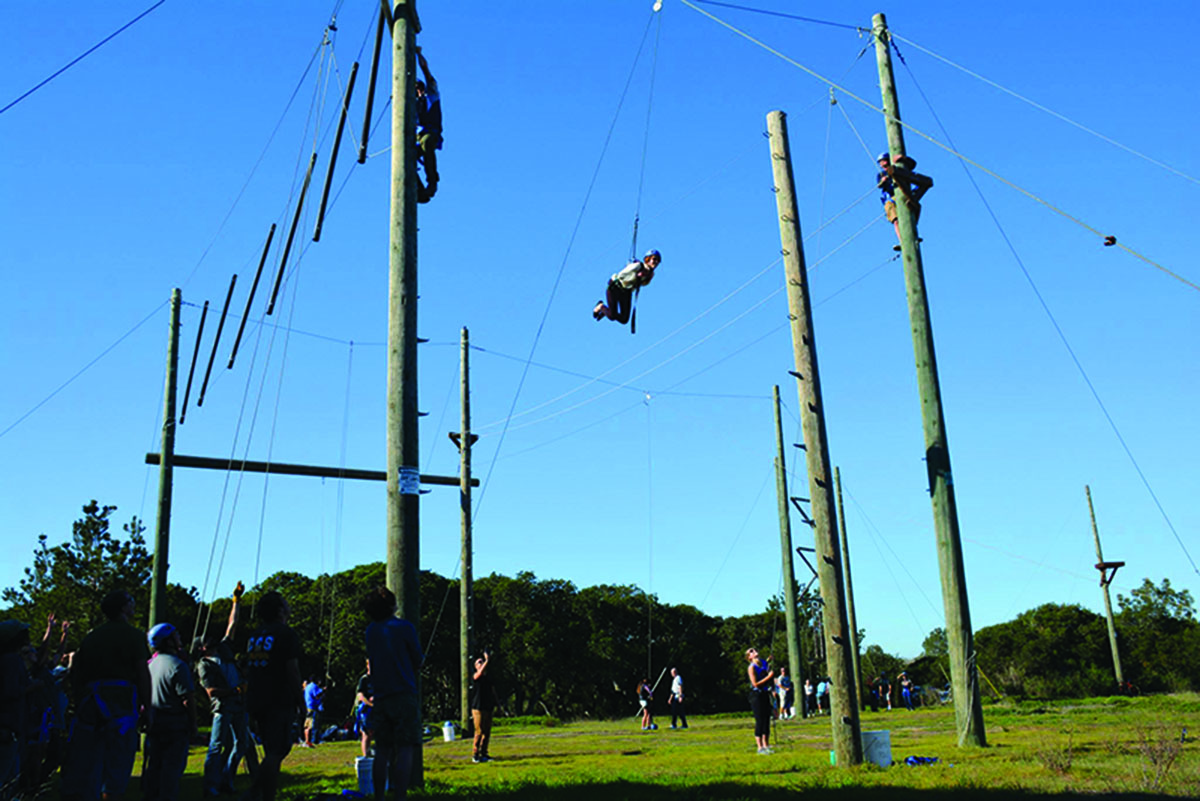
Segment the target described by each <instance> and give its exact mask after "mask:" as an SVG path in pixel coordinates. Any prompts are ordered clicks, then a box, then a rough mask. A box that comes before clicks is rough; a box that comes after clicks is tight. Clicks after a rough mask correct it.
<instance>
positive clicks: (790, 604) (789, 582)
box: [771, 384, 804, 698]
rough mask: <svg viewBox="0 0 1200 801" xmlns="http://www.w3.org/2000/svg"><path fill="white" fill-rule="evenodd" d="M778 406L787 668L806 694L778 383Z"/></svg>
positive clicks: (774, 394) (777, 475) (777, 462)
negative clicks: (801, 659)
mask: <svg viewBox="0 0 1200 801" xmlns="http://www.w3.org/2000/svg"><path fill="white" fill-rule="evenodd" d="M771 397H772V399H773V400H774V406H775V495H776V497H777V498H778V499H779V547H780V550H781V551H782V553H783V608H784V617H785V619H786V620H787V639H788V641H787V646H788V671H789V672H790V673H791V674H792V683H793V685H794V686H795V688H796V692H797V693H799V694H800V697H801V698H803V697H804V664H803V662H801V661H800V629H799V627H798V626H797V623H796V570H795V567H794V565H793V563H792V516H791V511H790V506H789V504H788V487H787V461H786V460H785V459H784V449H783V416H782V415H781V414H780V411H779V385H778V384H776V385H775V386H774V387H772V388H771Z"/></svg>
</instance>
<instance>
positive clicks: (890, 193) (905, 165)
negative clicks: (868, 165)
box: [875, 152, 933, 250]
mask: <svg viewBox="0 0 1200 801" xmlns="http://www.w3.org/2000/svg"><path fill="white" fill-rule="evenodd" d="M875 160H876V161H877V162H878V163H879V172H878V173H876V174H875V185H876V186H878V187H879V189H880V197H879V200H880V202H882V203H883V213H884V214H886V215H887V218H888V222H890V223H891V224H892V227H893V228H894V229H895V230H896V240H897V244H896V245H894V246H893V247H892V249H893V250H900V244H899V242H900V217H899V215H898V214H896V199H895V196H896V185H897V182H898V183H899V185H900V187H901V192H900V194H901V195H902V196H903V197H904V200H905V202H906V203H908V207H909V209H911V210H912V213H913V223H914V225H915V224H916V222H917V220H919V219H921V198H922V197H924V195H925V193H926V192H928V191H929V189H930V188H931V187H932V186H933V179H932V178H930V177H929V176H928V175H921V174H920V173H918V172H913V170H915V169H916V167H917V162H916V160H915V159H911V158H909V157H908V156H901V157H900V158H898V159H896V163H895V164H892V157H891V154H889V153H886V152H885V153H880V154H879V155H878V156H876V158H875ZM917 241H918V242H920V241H921V240H920V238H919V237H918V238H917Z"/></svg>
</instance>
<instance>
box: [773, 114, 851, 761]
mask: <svg viewBox="0 0 1200 801" xmlns="http://www.w3.org/2000/svg"><path fill="white" fill-rule="evenodd" d="M767 133H768V135H769V137H770V147H771V170H772V172H773V174H774V178H775V202H776V205H777V208H778V211H779V236H780V239H781V240H782V243H783V266H784V270H785V276H786V280H787V295H788V317H789V318H790V319H791V321H792V349H793V351H794V352H795V362H796V373H797V374H798V375H797V379H796V392H797V394H798V396H799V399H800V421H801V426H802V428H803V430H804V444H805V455H806V462H807V467H808V487H809V494H810V497H811V502H812V520H813V533H814V535H815V539H816V548H817V574H818V576H819V581H820V585H821V599H822V601H823V604H822V621H823V623H824V625H823V628H824V630H825V631H824V634H825V654H826V665H827V666H828V669H829V676H830V678H831V679H832V680H833V688H834V689H833V692H832V693H831V694H830V705H831V710H830V723H831V724H832V726H833V745H834V750H835V751H836V752H837V764H838V765H839V766H843V767H844V766H848V765H859V764H862V759H863V755H862V733H861V730H860V727H859V717H858V700H857V691H856V688H855V686H854V677H853V674H852V672H851V664H852V660H851V658H850V636H849V624H848V623H847V621H846V599H845V597H844V596H843V594H842V560H841V553H840V549H839V547H838V541H837V535H836V533H835V531H834V529H835V527H836V525H837V520H836V517H837V515H836V513H835V512H834V508H833V479H832V476H831V475H830V473H831V471H830V469H829V447H828V441H827V439H826V436H825V410H824V407H823V403H822V400H821V378H820V374H819V373H818V370H817V349H816V339H815V335H814V332H813V323H812V303H811V301H810V299H809V295H808V275H807V270H806V268H805V264H804V240H803V239H802V238H801V236H800V213H799V212H798V211H797V207H796V187H795V183H794V181H793V179H792V160H791V149H790V147H789V145H788V137H787V117H786V115H784V113H783V112H782V111H772V112H771V113H770V114H768V115H767Z"/></svg>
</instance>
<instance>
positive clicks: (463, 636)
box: [458, 326, 475, 731]
mask: <svg viewBox="0 0 1200 801" xmlns="http://www.w3.org/2000/svg"><path fill="white" fill-rule="evenodd" d="M461 359H462V387H461V389H460V390H459V396H460V405H461V407H462V422H461V424H460V426H459V429H458V431H459V446H458V470H459V476H460V483H459V488H458V498H459V501H458V504H459V510H460V517H461V519H462V581H461V582H459V587H458V589H459V597H458V600H459V609H460V614H459V621H458V643H459V649H460V651H461V652H462V727H463V731H466V730H467V728H468V727H469V725H470V723H471V699H470V692H471V676H472V675H473V674H474V672H475V671H474V670H473V667H474V666H473V665H472V664H471V656H472V653H473V651H472V649H471V635H472V634H473V633H474V628H475V596H474V583H475V573H474V570H475V566H474V563H473V556H472V546H471V339H470V334H469V333H468V332H467V329H466V327H465V326H464V327H463V330H462V355H461Z"/></svg>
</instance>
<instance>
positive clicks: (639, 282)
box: [592, 250, 662, 325]
mask: <svg viewBox="0 0 1200 801" xmlns="http://www.w3.org/2000/svg"><path fill="white" fill-rule="evenodd" d="M659 264H662V254H661V253H659V252H658V251H657V250H648V251H646V255H645V256H642V260H641V261H638V260H636V259H635V260H634V261H631V262H629V264H626V265H625V267H624V268H623V269H622V270H621V271H620V272H617V273H613V275H612V277H611V278H609V279H608V289H606V290H605V299H604V300H601V301H597V303H596V308H594V309H592V317H594V318H596V319H597V320H603V319H604V318H606V317H607V318H608V319H609V320H615V321H616V322H618V323H621V324H622V325H624V324H625V323H627V322H629V315H630V314H631V313H632V311H633V296H634V293H635V292H638V291H640V290H641V288H642V287H644V286H646V285H647V284H649V283H650V282H651V281H653V280H654V271H655V270H656V269H658V265H659Z"/></svg>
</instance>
